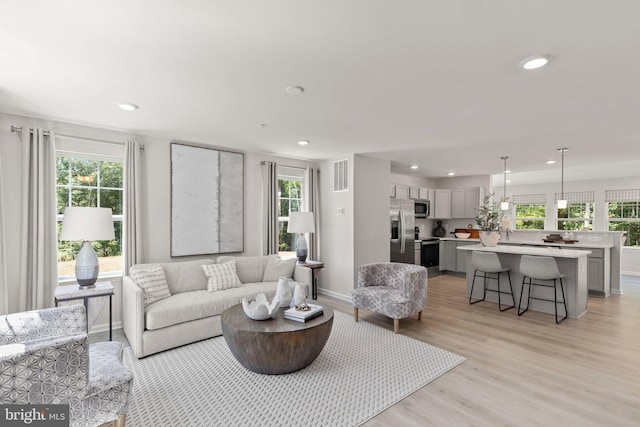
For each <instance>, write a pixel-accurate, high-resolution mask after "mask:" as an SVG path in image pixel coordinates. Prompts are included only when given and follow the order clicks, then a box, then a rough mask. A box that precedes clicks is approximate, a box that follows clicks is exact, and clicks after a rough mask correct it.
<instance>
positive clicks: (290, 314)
mask: <svg viewBox="0 0 640 427" xmlns="http://www.w3.org/2000/svg"><path fill="white" fill-rule="evenodd" d="M307 305H308V306H309V307H310V308H311V309H310V310H306V311H305V310H296V308H295V307H291V308H289V309H287V310H285V312H284V318H285V319H289V320H295V321H296V322H306V321H307V320H311V319H313V318H314V317H318V316H320V315H321V314H322V313H323V311H322V306H321V305H316V304H307Z"/></svg>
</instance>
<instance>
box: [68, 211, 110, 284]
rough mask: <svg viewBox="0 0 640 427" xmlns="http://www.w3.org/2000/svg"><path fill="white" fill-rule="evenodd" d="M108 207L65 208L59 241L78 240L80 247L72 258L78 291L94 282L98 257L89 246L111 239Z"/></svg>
mask: <svg viewBox="0 0 640 427" xmlns="http://www.w3.org/2000/svg"><path fill="white" fill-rule="evenodd" d="M113 239H115V233H114V231H113V216H112V213H111V208H90V207H66V208H64V218H63V220H62V231H60V240H63V241H64V240H68V241H73V240H81V241H82V248H81V249H80V252H78V256H77V257H76V280H77V281H78V285H79V286H80V288H93V287H95V285H96V281H97V280H98V274H99V273H100V266H99V265H98V256H97V255H96V252H95V251H94V250H93V247H91V242H93V241H96V240H113Z"/></svg>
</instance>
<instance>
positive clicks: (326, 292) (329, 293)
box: [318, 288, 351, 303]
mask: <svg viewBox="0 0 640 427" xmlns="http://www.w3.org/2000/svg"><path fill="white" fill-rule="evenodd" d="M318 293H319V294H322V295H326V296H329V297H332V298H335V299H339V300H341V301H345V302H348V303H351V297H350V296H348V295H344V294H339V293H337V292H333V291H329V290H327V289H321V288H318Z"/></svg>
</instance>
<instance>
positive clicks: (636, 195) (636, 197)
mask: <svg viewBox="0 0 640 427" xmlns="http://www.w3.org/2000/svg"><path fill="white" fill-rule="evenodd" d="M605 201H606V203H607V210H606V212H607V214H608V212H609V204H611V203H618V204H620V203H621V204H629V203H632V204H633V205H634V206H635V216H633V217H629V218H624V217H610V216H608V215H607V224H606V227H607V230H610V224H611V223H616V222H637V223H640V189H629V190H606V191H605ZM626 237H627V238H626V241H625V245H624V247H625V248H633V249H635V250H638V249H640V246H637V245H630V243H631V242H630V239H629V236H626Z"/></svg>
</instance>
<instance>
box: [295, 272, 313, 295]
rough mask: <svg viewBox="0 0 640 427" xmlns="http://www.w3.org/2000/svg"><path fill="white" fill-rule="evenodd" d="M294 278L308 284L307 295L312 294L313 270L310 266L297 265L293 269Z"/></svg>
mask: <svg viewBox="0 0 640 427" xmlns="http://www.w3.org/2000/svg"><path fill="white" fill-rule="evenodd" d="M293 280H294V281H296V282H300V283H304V284H305V285H307V296H310V295H311V292H312V288H313V271H312V270H311V269H310V268H309V267H305V266H303V265H296V267H295V268H294V269H293Z"/></svg>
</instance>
